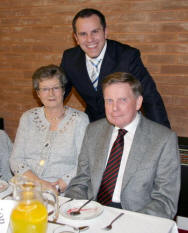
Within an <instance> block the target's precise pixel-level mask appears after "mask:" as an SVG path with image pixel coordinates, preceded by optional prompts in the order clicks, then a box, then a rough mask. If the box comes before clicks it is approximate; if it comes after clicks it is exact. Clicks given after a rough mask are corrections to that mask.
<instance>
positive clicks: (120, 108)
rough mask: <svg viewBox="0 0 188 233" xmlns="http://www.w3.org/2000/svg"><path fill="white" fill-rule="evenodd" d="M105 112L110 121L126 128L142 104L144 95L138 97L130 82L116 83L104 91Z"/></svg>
mask: <svg viewBox="0 0 188 233" xmlns="http://www.w3.org/2000/svg"><path fill="white" fill-rule="evenodd" d="M103 94H104V100H105V112H106V117H107V119H108V121H109V122H110V123H111V124H113V125H115V126H117V127H119V128H124V127H125V126H126V125H128V124H129V123H131V122H132V121H133V120H134V118H135V116H136V113H137V111H138V110H139V109H140V108H141V105H142V100H143V98H142V96H138V97H136V96H135V95H134V94H133V91H132V88H131V86H130V85H129V84H128V83H114V84H110V85H108V86H106V87H105V88H104V91H103Z"/></svg>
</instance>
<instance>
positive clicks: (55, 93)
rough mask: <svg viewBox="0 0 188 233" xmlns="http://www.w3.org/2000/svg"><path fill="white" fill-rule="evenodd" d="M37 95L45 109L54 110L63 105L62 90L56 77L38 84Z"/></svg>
mask: <svg viewBox="0 0 188 233" xmlns="http://www.w3.org/2000/svg"><path fill="white" fill-rule="evenodd" d="M37 93H38V96H39V98H40V100H41V102H42V103H43V104H44V106H45V107H48V108H56V107H59V106H60V105H62V104H63V89H62V87H61V83H60V81H59V79H58V78H56V77H54V78H50V79H46V80H42V81H41V82H39V91H37Z"/></svg>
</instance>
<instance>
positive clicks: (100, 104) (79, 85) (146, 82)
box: [61, 9, 170, 127]
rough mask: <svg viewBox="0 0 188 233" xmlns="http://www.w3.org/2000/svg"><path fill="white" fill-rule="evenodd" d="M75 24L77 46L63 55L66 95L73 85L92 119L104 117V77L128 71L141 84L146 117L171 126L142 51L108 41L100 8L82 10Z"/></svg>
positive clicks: (62, 63)
mask: <svg viewBox="0 0 188 233" xmlns="http://www.w3.org/2000/svg"><path fill="white" fill-rule="evenodd" d="M72 26H73V32H74V36H75V39H76V41H77V43H78V46H77V47H75V48H71V49H68V50H66V51H64V54H63V57H62V61H61V67H62V68H63V69H64V71H65V73H66V76H67V79H68V84H67V87H66V93H65V97H66V96H67V95H68V94H69V92H70V91H71V88H72V86H74V87H75V89H76V90H77V92H78V93H79V94H80V96H81V97H82V98H83V99H84V101H85V102H86V113H87V114H88V116H89V118H90V121H95V120H98V119H101V118H103V117H105V110H104V100H103V94H102V88H101V81H102V79H103V78H104V77H105V76H106V75H109V74H111V73H113V72H128V73H131V74H132V75H134V76H135V77H136V78H137V79H138V80H139V81H140V82H141V84H142V88H143V111H144V114H145V116H146V117H148V118H149V119H151V120H153V121H156V122H158V123H161V124H163V125H166V126H167V127H170V123H169V121H168V117H167V113H166V110H165V107H164V104H163V101H162V99H161V96H160V94H159V93H158V91H157V89H156V85H155V83H154V81H153V79H152V77H151V76H150V74H149V73H148V71H147V69H146V68H145V67H144V65H143V63H142V61H141V58H140V52H139V50H137V49H136V48H133V47H130V46H129V45H125V44H121V43H119V42H117V41H113V40H108V39H107V28H106V21H105V17H104V15H103V14H102V13H101V12H99V11H98V10H95V9H83V10H81V11H80V12H78V13H77V14H76V15H75V17H74V19H73V22H72Z"/></svg>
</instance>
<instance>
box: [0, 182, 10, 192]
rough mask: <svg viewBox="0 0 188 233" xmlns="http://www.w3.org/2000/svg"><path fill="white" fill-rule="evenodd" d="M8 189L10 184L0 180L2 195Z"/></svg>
mask: <svg viewBox="0 0 188 233" xmlns="http://www.w3.org/2000/svg"><path fill="white" fill-rule="evenodd" d="M7 188H8V183H7V182H6V181H4V180H0V193H2V192H4V191H5V190H6V189H7Z"/></svg>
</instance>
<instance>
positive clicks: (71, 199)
mask: <svg viewBox="0 0 188 233" xmlns="http://www.w3.org/2000/svg"><path fill="white" fill-rule="evenodd" d="M73 200H74V198H70V199H69V200H67V201H65V202H64V203H63V204H61V205H64V204H65V203H67V202H69V201H73Z"/></svg>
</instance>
